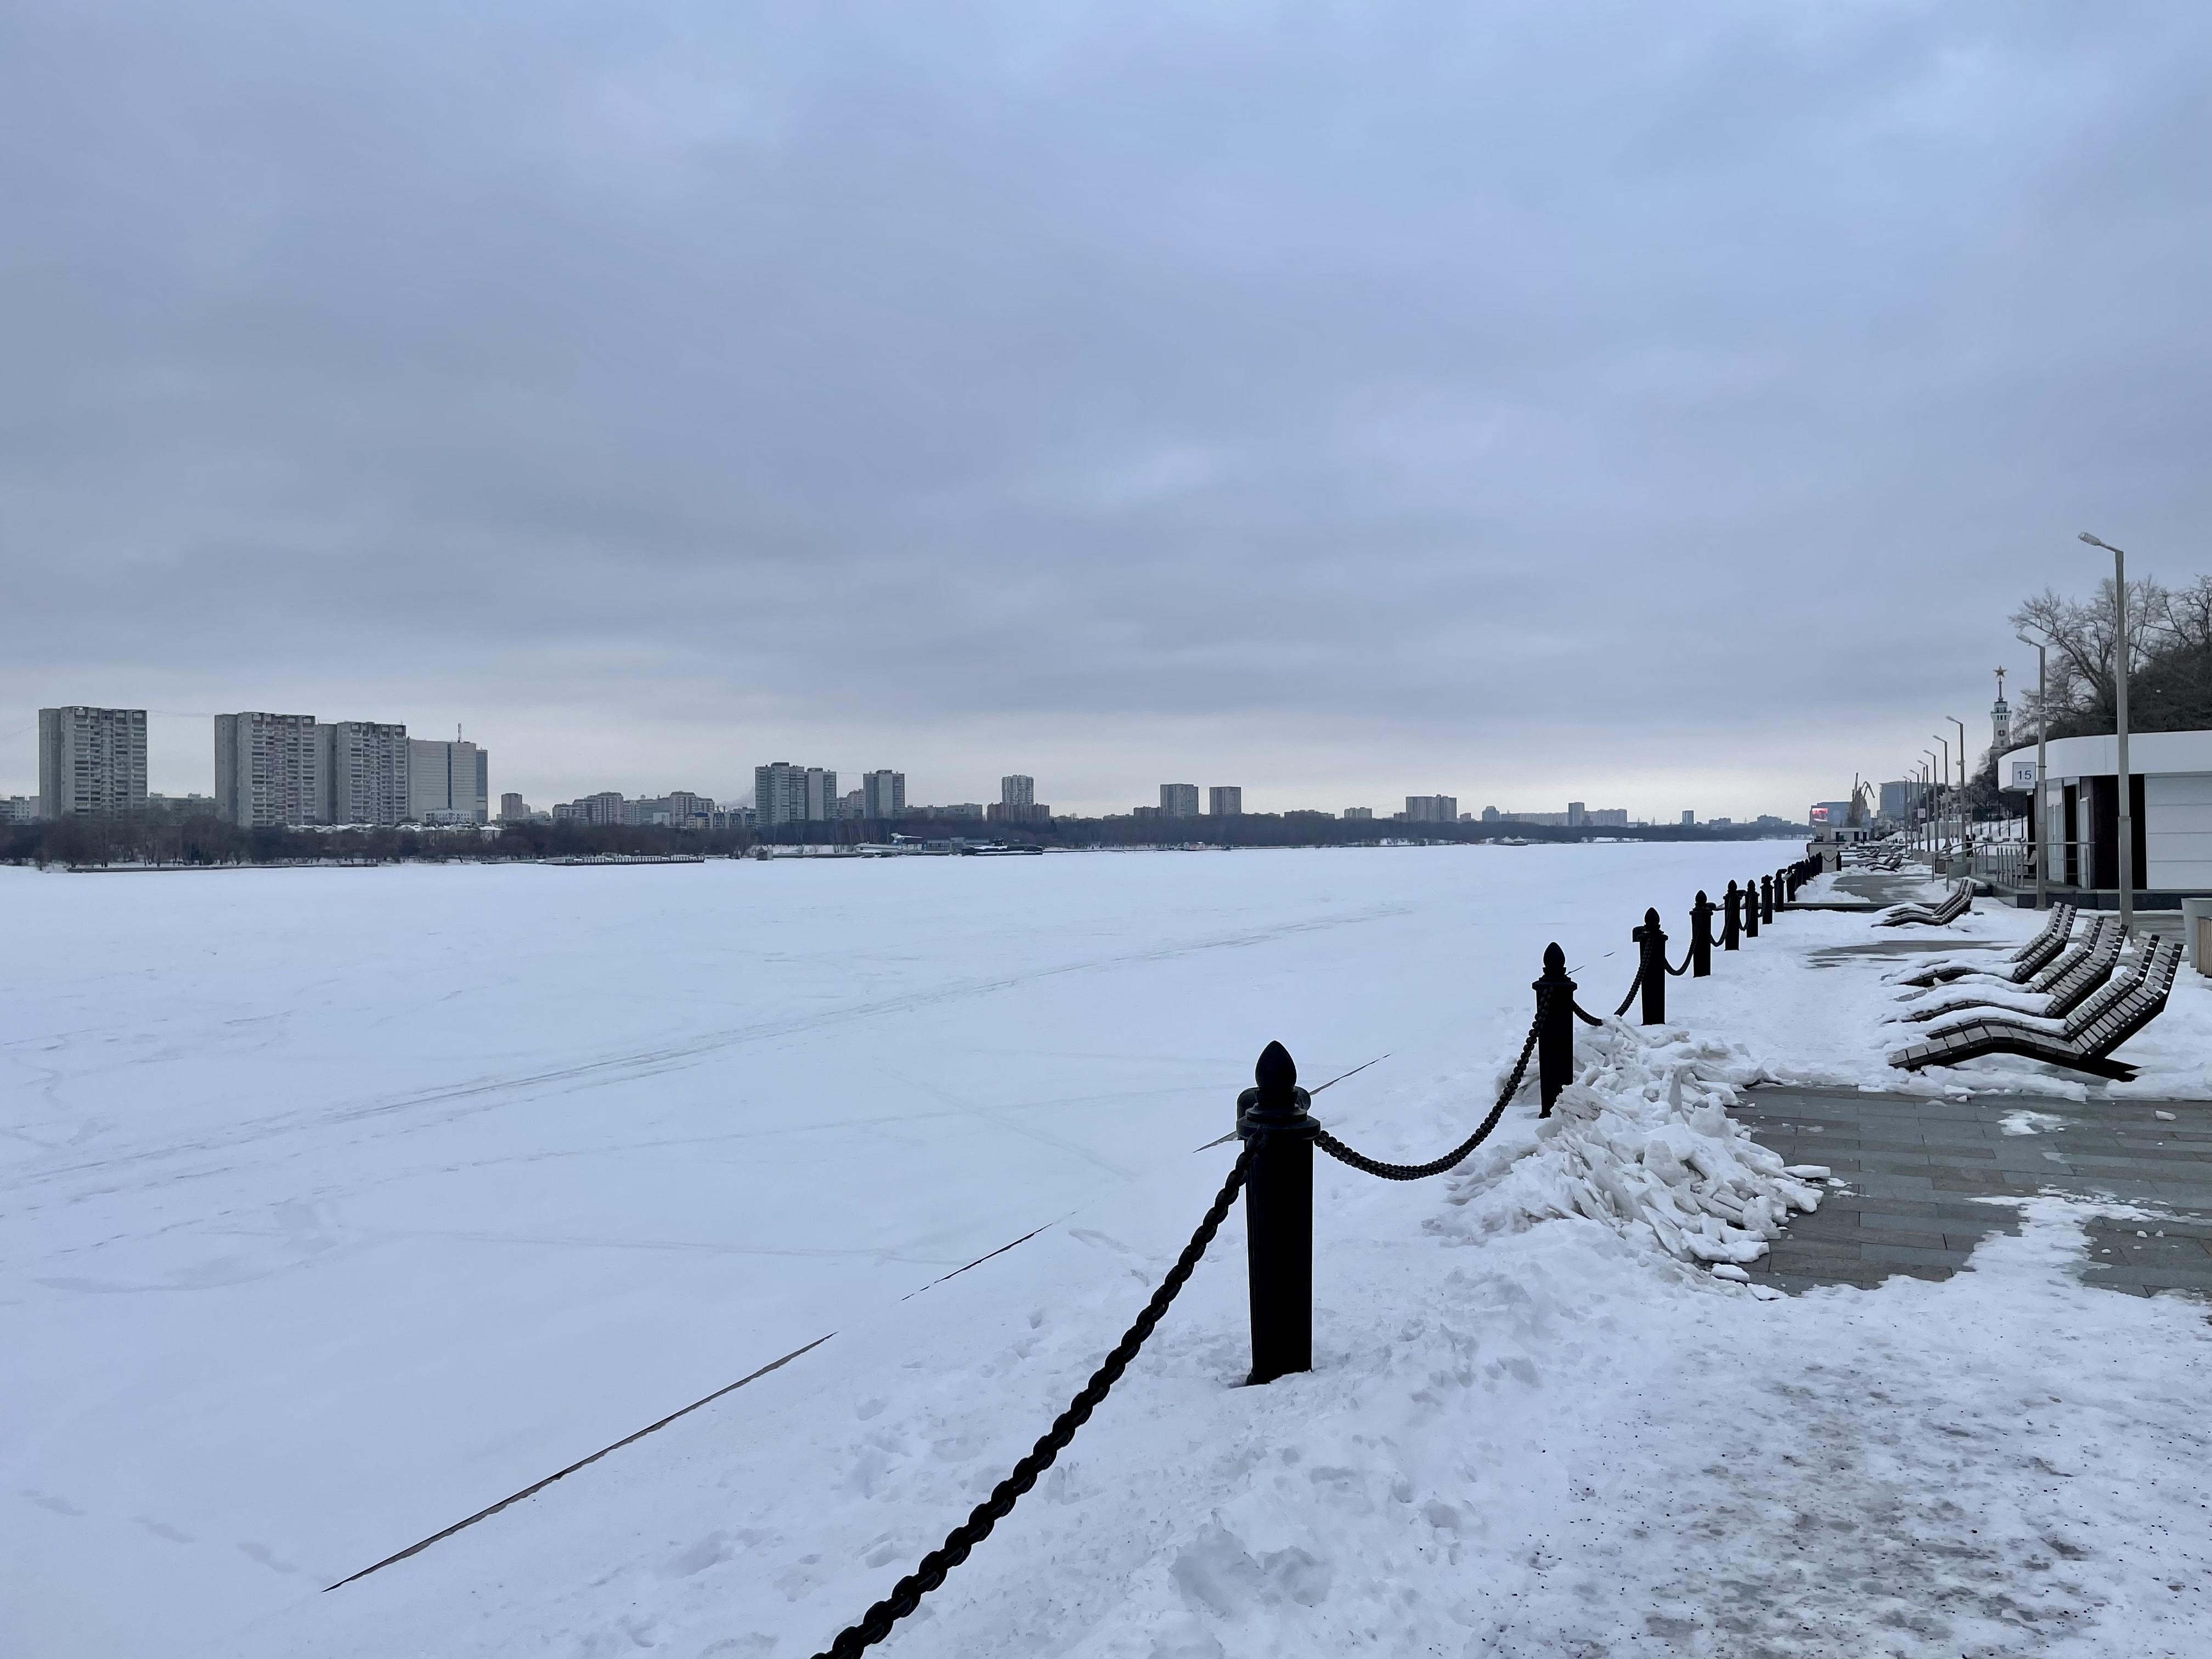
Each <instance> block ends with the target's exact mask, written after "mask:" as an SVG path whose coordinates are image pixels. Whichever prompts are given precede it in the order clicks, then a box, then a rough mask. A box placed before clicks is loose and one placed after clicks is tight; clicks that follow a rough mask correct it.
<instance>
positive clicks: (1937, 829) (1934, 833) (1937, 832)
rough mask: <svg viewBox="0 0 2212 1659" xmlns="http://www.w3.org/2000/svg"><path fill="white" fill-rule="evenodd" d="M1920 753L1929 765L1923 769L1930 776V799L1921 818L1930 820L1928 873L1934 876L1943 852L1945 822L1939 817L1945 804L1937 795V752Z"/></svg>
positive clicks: (1927, 800) (1926, 802)
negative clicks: (1939, 843) (1940, 845)
mask: <svg viewBox="0 0 2212 1659" xmlns="http://www.w3.org/2000/svg"><path fill="white" fill-rule="evenodd" d="M1920 752H1921V753H1922V754H1923V755H1925V756H1926V757H1928V763H1927V764H1926V765H1925V766H1923V768H1922V769H1921V770H1923V772H1925V773H1926V774H1927V775H1928V799H1926V800H1925V801H1924V802H1923V804H1922V805H1923V811H1922V814H1921V816H1922V817H1925V818H1926V819H1927V820H1928V873H1929V875H1931V876H1932V875H1934V874H1935V873H1936V854H1938V852H1939V851H1940V850H1941V849H1940V848H1939V847H1938V844H1937V843H1938V842H1941V841H1942V836H1943V820H1942V817H1940V816H1939V814H1940V812H1941V811H1942V805H1943V803H1942V796H1940V795H1939V794H1937V793H1936V751H1935V750H1933V749H1923V750H1921V751H1920Z"/></svg>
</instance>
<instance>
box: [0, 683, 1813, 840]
mask: <svg viewBox="0 0 2212 1659" xmlns="http://www.w3.org/2000/svg"><path fill="white" fill-rule="evenodd" d="M92 706H95V707H97V706H112V705H92ZM450 714H451V711H450V709H441V710H440V711H439V713H438V714H436V715H435V716H433V717H432V719H431V720H429V721H428V722H426V724H427V725H428V728H429V729H432V730H435V729H437V728H438V726H439V725H440V724H441V723H442V724H443V725H445V726H453V725H454V722H453V721H452V720H451V719H450ZM217 718H218V717H217V716H216V715H213V714H208V715H200V714H175V713H163V712H161V711H149V714H148V720H147V722H146V725H147V730H148V736H147V738H146V757H147V758H146V779H147V784H146V787H148V788H149V789H150V790H151V791H152V792H153V793H157V794H159V793H167V794H168V795H172V796H183V795H185V794H207V795H210V796H218V795H219V793H220V791H219V789H218V787H217V784H216V777H215V769H214V764H213V756H212V753H211V752H210V747H211V746H210V740H209V733H210V729H211V726H212V724H213V722H214V721H215V720H216V719H217ZM326 724H327V723H326ZM337 724H338V725H341V726H349V727H357V728H360V729H362V731H364V732H369V733H374V732H377V731H379V730H381V729H385V728H382V727H379V726H374V725H371V724H368V723H364V722H359V721H344V722H338V723H337ZM404 725H405V723H404V722H402V721H396V720H395V721H392V722H389V723H388V726H392V727H398V726H404ZM0 729H4V728H0ZM459 729H461V730H479V731H481V730H482V729H483V728H482V727H481V726H478V725H477V722H475V721H471V720H464V721H463V722H461V723H460V725H459ZM36 732H37V723H36V720H35V719H33V720H32V721H31V722H30V726H29V734H28V735H27V737H26V738H24V741H25V743H26V744H27V746H28V747H29V749H30V753H31V757H32V764H31V767H30V775H29V776H28V779H27V781H13V780H11V778H10V776H9V774H8V773H7V772H5V771H4V770H0V799H5V798H7V797H9V796H11V795H15V794H19V793H20V794H22V795H26V796H33V797H34V796H36V795H37V793H38V792H39V779H38V772H37V763H36V758H35V755H36V750H35V744H36V736H35V734H36ZM325 741H327V739H326V740H325ZM414 741H416V743H418V744H427V743H428V741H431V740H426V739H414ZM435 741H439V742H441V743H442V742H443V741H444V740H443V739H438V740H435ZM462 741H463V743H464V744H465V746H466V747H467V748H468V749H470V750H475V748H476V744H475V741H474V740H473V739H463V740H462ZM717 747H718V748H719V747H720V745H717ZM180 748H181V749H182V750H184V751H185V752H181V753H180V752H179V749H180ZM202 756H205V757H206V758H205V759H204V761H203V760H201V759H200V757H202ZM0 762H4V745H0ZM763 764H764V763H760V762H757V761H747V760H745V759H744V757H738V763H736V764H730V763H720V765H719V767H718V766H717V765H708V764H702V765H700V766H697V767H694V768H690V769H687V770H685V771H684V772H682V773H679V774H678V775H679V776H680V777H681V778H683V779H684V780H686V781H684V782H683V783H682V784H680V785H678V784H676V783H672V782H671V781H670V780H669V779H668V778H666V777H655V776H654V775H652V774H650V773H647V774H645V775H643V776H642V778H641V777H640V776H639V775H637V773H636V771H635V770H632V771H631V775H629V777H628V778H626V779H625V780H624V782H623V785H621V786H619V787H618V786H617V785H616V784H615V783H614V782H613V781H611V780H608V779H607V778H606V772H608V771H612V770H617V768H613V767H610V768H607V769H597V770H596V771H595V772H587V771H586V768H585V766H584V765H583V764H581V763H579V764H577V765H576V766H575V767H574V769H568V768H562V769H557V770H552V771H550V776H551V777H552V778H553V779H554V780H555V781H550V782H547V781H544V778H540V779H539V780H538V781H537V782H536V783H533V782H532V779H531V778H530V777H529V776H528V775H525V776H523V777H520V778H518V777H517V776H516V775H515V773H514V769H513V767H512V766H511V765H510V763H508V761H507V757H506V754H505V751H504V749H503V747H502V751H501V767H500V781H499V793H516V794H520V795H521V796H522V797H523V798H524V799H526V800H529V801H531V802H533V803H536V804H537V805H538V810H540V811H550V808H551V806H552V805H554V804H556V803H559V802H562V801H567V800H569V799H583V798H585V797H586V796H587V795H590V794H593V793H602V792H606V793H617V794H620V795H622V796H623V797H624V798H625V799H632V800H637V799H648V800H650V799H665V798H666V797H667V796H668V794H669V793H670V790H671V787H682V788H690V787H695V786H696V793H698V794H699V795H700V796H702V797H704V798H706V799H711V800H714V801H718V802H720V803H721V804H722V805H725V806H730V805H757V801H756V800H755V799H753V797H754V795H755V793H756V789H755V787H754V781H755V780H756V777H757V771H758V769H760V768H761V767H762V766H763ZM632 766H633V768H634V767H635V763H634V762H633V763H632ZM718 769H719V770H720V771H721V772H722V773H725V774H726V773H729V772H735V773H737V774H738V775H740V776H742V777H744V779H746V780H747V781H745V782H743V783H739V782H734V781H726V782H725V783H724V784H723V786H722V787H720V788H717V787H712V786H711V785H710V784H708V783H707V782H706V781H705V780H706V778H707V777H708V775H709V774H710V773H714V772H716V771H717V770H718ZM801 770H802V771H803V770H804V769H803V768H802V769H801ZM839 770H840V769H838V768H836V767H831V768H827V769H820V768H817V771H820V772H822V773H823V776H824V781H825V782H827V783H828V784H829V785H831V786H834V784H835V781H836V776H837V775H838V773H839ZM1223 770H1227V771H1233V772H1237V773H1243V774H1248V775H1249V769H1244V768H1240V767H1233V766H1232V767H1225V768H1224V769H1223ZM1423 770H1424V772H1425V774H1426V775H1430V776H1433V775H1434V769H1426V768H1425V769H1423ZM912 771H913V769H911V768H907V769H901V768H872V769H869V770H867V771H865V772H862V771H857V770H856V771H854V772H848V773H846V774H845V775H846V776H848V777H857V778H860V779H862V780H863V781H864V782H863V788H864V789H865V788H866V787H868V786H867V784H866V780H870V779H875V780H878V781H879V784H878V787H880V789H881V791H882V792H883V793H881V794H880V796H879V797H878V799H886V800H889V799H896V800H897V801H898V802H899V803H900V804H901V805H905V804H906V803H908V802H911V803H913V804H915V805H933V804H951V803H955V802H960V801H968V802H972V803H976V804H978V805H979V810H980V807H981V804H983V803H987V802H989V801H991V800H994V799H1003V797H1004V795H1005V793H1006V788H1007V786H1008V784H1009V782H1010V781H1011V780H1012V777H1013V776H1014V775H1009V774H1007V773H1005V772H1003V771H1001V770H1000V769H998V768H997V767H995V766H994V765H992V764H990V763H983V764H981V765H970V766H967V767H965V768H963V769H961V771H960V772H959V773H958V774H957V775H960V776H969V777H975V778H977V779H979V780H980V782H979V783H978V784H976V785H974V786H971V787H967V788H956V787H948V786H943V785H939V784H933V783H931V782H929V781H927V779H925V780H924V781H923V782H922V784H921V785H920V786H918V787H917V786H912V785H909V784H908V782H907V779H908V776H909V775H911V773H912ZM1019 776H1020V777H1021V778H1022V779H1023V780H1024V781H1023V783H1022V784H1021V785H1019V786H1018V787H1019V788H1024V789H1026V790H1027V792H1028V794H1029V796H1030V799H1035V796H1036V793H1038V792H1039V790H1040V788H1042V789H1048V790H1054V791H1055V792H1056V799H1055V802H1054V806H1053V813H1054V816H1055V817H1108V816H1121V815H1125V814H1127V813H1128V812H1129V811H1131V810H1132V808H1133V807H1134V806H1150V805H1152V801H1153V800H1154V799H1158V794H1159V791H1160V790H1161V789H1162V788H1163V787H1165V786H1163V785H1160V784H1158V783H1149V784H1145V785H1140V786H1139V787H1137V788H1135V789H1133V790H1132V791H1128V792H1126V793H1122V794H1121V795H1119V796H1118V797H1109V798H1107V799H1089V800H1085V799H1075V800H1072V801H1069V800H1067V799H1066V798H1067V796H1068V793H1069V792H1067V791H1065V790H1060V788H1059V786H1058V785H1057V784H1056V783H1054V781H1053V779H1052V775H1050V774H1046V775H1044V779H1045V781H1044V782H1043V783H1042V785H1040V784H1038V783H1037V782H1036V780H1035V778H1033V777H1032V776H1031V775H1027V774H1024V775H1019ZM894 780H896V781H894ZM593 783H596V784H598V786H599V787H598V788H596V789H593V788H586V787H585V786H586V784H593ZM1387 785H1388V781H1386V785H1384V786H1378V787H1375V788H1373V789H1371V790H1366V791H1362V790H1358V789H1355V788H1347V787H1341V786H1340V785H1339V784H1337V783H1335V782H1333V781H1332V782H1324V783H1322V785H1320V786H1318V787H1315V788H1313V789H1310V790H1307V789H1302V788H1300V787H1297V786H1295V785H1281V786H1276V787H1267V786H1264V785H1261V786H1255V785H1252V784H1250V783H1249V782H1248V783H1246V784H1243V785H1219V784H1212V783H1200V784H1192V785H1188V786H1177V787H1188V789H1189V790H1190V792H1191V793H1190V795H1189V797H1188V804H1187V810H1188V811H1190V812H1192V813H1194V814H1195V815H1200V816H1204V815H1206V814H1207V813H1208V812H1209V811H1210V810H1211V808H1212V795H1213V793H1214V792H1216V791H1219V790H1224V789H1227V790H1231V791H1233V792H1234V797H1235V799H1236V800H1237V805H1236V807H1235V808H1234V809H1233V810H1234V811H1241V812H1249V813H1279V812H1285V811H1324V812H1328V813H1332V814H1334V815H1336V816H1338V817H1342V816H1343V814H1344V812H1345V811H1346V808H1347V806H1351V807H1360V806H1364V807H1367V808H1368V809H1369V810H1370V811H1373V812H1374V814H1375V816H1376V817H1377V818H1381V819H1389V818H1390V817H1392V816H1393V814H1394V813H1396V812H1398V811H1401V810H1405V809H1406V808H1407V805H1408V803H1409V802H1410V801H1412V800H1413V799H1415V798H1416V797H1414V796H1413V795H1410V794H1408V793H1407V791H1406V790H1405V789H1404V788H1403V787H1387ZM322 788H323V793H324V795H325V797H327V795H328V793H329V786H328V785H327V784H325V785H324V786H322ZM894 791H896V793H895V794H894V793H892V792H894ZM1540 792H1541V786H1537V787H1530V788H1518V787H1515V788H1507V787H1504V786H1503V785H1502V784H1501V785H1498V786H1496V787H1492V784H1489V783H1486V782H1483V781H1477V782H1476V783H1474V784H1472V785H1470V784H1464V783H1463V784H1462V785H1461V786H1460V787H1459V791H1458V793H1457V794H1456V796H1453V797H1450V799H1454V801H1455V805H1456V804H1457V803H1461V802H1465V803H1469V804H1468V805H1465V806H1463V807H1460V808H1459V810H1460V811H1464V812H1465V813H1466V814H1467V815H1468V816H1471V817H1479V816H1480V813H1481V811H1482V809H1483V807H1484V806H1486V805H1491V806H1495V807H1497V809H1498V811H1499V812H1500V813H1501V814H1506V815H1514V816H1521V817H1534V816H1536V815H1539V814H1542V815H1547V816H1558V817H1560V820H1561V821H1562V822H1565V812H1566V798H1567V795H1568V793H1570V792H1572V793H1582V794H1587V795H1595V794H1598V793H1602V792H1601V791H1600V790H1598V789H1597V787H1595V785H1591V784H1589V782H1588V781H1587V779H1585V778H1583V777H1581V776H1580V775H1577V776H1575V777H1572V778H1571V779H1570V780H1569V781H1567V782H1565V783H1564V784H1561V785H1559V786H1556V787H1554V789H1553V792H1552V797H1551V798H1552V799H1554V800H1556V801H1557V802H1558V803H1559V804H1558V805H1542V806H1530V805H1522V806H1516V805H1511V804H1510V803H1511V802H1512V801H1513V800H1516V799H1517V800H1522V801H1524V802H1525V801H1528V800H1529V799H1541V798H1542V797H1541V793H1540ZM852 793H855V792H854V791H852V790H842V791H838V792H837V793H836V799H841V800H842V799H844V798H845V796H847V795H849V794H852ZM1362 793H1365V794H1366V795H1368V797H1369V799H1366V800H1364V801H1363V800H1360V799H1357V797H1358V795H1360V794H1362ZM1778 793H1779V792H1778V791H1775V790H1771V789H1766V790H1760V791H1759V792H1758V793H1755V794H1753V796H1752V798H1751V799H1752V800H1753V805H1751V806H1749V807H1746V808H1741V809H1739V810H1737V811H1735V812H1734V813H1733V814H1732V815H1731V814H1730V813H1728V812H1723V811H1719V810H1718V809H1717V808H1714V809H1708V808H1706V807H1705V806H1702V805H1701V806H1698V807H1694V808H1688V809H1686V808H1684V807H1682V806H1681V805H1680V803H1679V801H1677V802H1675V803H1673V804H1669V805H1650V806H1641V807H1638V806H1632V807H1629V808H1627V809H1626V817H1628V818H1629V819H1631V820H1634V821H1638V822H1644V823H1679V822H1680V821H1681V819H1682V814H1683V812H1684V811H1695V812H1696V814H1697V819H1698V821H1699V822H1700V823H1705V822H1708V821H1711V820H1712V819H1715V818H1720V817H1731V816H1732V817H1733V818H1734V820H1735V822H1738V823H1742V822H1748V821H1751V820H1753V819H1755V818H1757V817H1759V816H1761V815H1762V814H1771V813H1776V812H1779V814H1780V815H1781V816H1783V817H1785V819H1788V821H1791V822H1797V821H1802V820H1801V818H1799V817H1791V814H1792V813H1793V811H1795V812H1796V813H1800V814H1802V810H1803V809H1802V807H1799V808H1796V809H1793V808H1791V807H1790V805H1789V804H1788V803H1787V802H1786V801H1780V800H1778V799H1776V797H1777V795H1778ZM1832 793H1835V792H1834V791H1833V790H1830V791H1826V792H1824V793H1821V794H1818V795H1815V796H1814V797H1810V798H1809V799H1825V798H1826V796H1827V795H1829V794H1832ZM492 799H493V794H492V792H490V791H489V788H487V789H486V790H484V791H483V793H481V794H479V795H478V796H477V800H476V803H475V807H476V810H477V811H480V812H483V814H484V815H485V816H487V817H489V816H493V814H492V813H491V811H490V807H491V802H492ZM1616 799H1617V797H1616ZM1710 799H1720V798H1719V797H1710ZM1063 801H1065V802H1066V804H1061V803H1062V802H1063ZM1475 803H1479V804H1475ZM452 804H453V803H452V802H450V801H448V800H445V799H441V801H439V802H436V803H433V805H437V806H441V807H447V806H450V805H452ZM421 805H422V803H421V802H417V801H412V800H410V806H412V807H414V808H415V809H416V811H420V810H421ZM1155 810H1157V809H1155ZM802 811H803V808H802ZM1423 811H1424V814H1425V815H1430V814H1431V809H1427V808H1425V809H1423ZM1614 821H1616V822H1617V821H1618V820H1614Z"/></svg>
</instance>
